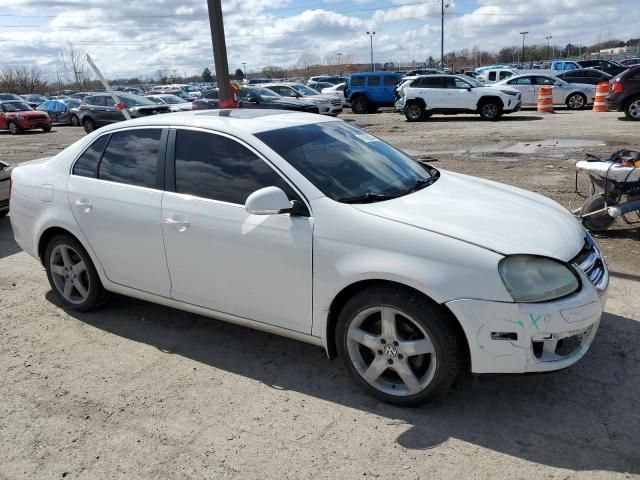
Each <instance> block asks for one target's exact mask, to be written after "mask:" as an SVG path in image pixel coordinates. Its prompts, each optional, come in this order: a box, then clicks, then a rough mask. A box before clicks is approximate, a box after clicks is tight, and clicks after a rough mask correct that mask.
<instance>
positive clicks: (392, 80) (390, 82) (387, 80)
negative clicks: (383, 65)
mask: <svg viewBox="0 0 640 480" xmlns="http://www.w3.org/2000/svg"><path fill="white" fill-rule="evenodd" d="M384 84H385V86H387V87H389V86H395V85H397V84H398V79H397V78H396V77H392V76H391V75H386V76H385V77H384Z"/></svg>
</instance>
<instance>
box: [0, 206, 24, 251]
mask: <svg viewBox="0 0 640 480" xmlns="http://www.w3.org/2000/svg"><path fill="white" fill-rule="evenodd" d="M21 251H22V250H21V249H20V247H19V246H18V244H17V243H16V241H15V240H14V239H13V230H11V222H10V221H9V216H8V215H7V216H4V217H1V218H0V259H2V258H4V257H8V256H10V255H13V254H15V253H18V252H21Z"/></svg>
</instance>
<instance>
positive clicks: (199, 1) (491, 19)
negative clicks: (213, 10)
mask: <svg viewBox="0 0 640 480" xmlns="http://www.w3.org/2000/svg"><path fill="white" fill-rule="evenodd" d="M440 1H441V0H423V1H417V0H223V2H222V4H223V12H224V22H225V34H226V38H227V52H228V59H229V68H230V70H231V71H232V72H233V71H234V70H235V69H236V68H242V63H243V62H244V63H246V70H247V71H250V72H251V71H260V70H261V69H262V68H263V67H264V66H266V65H278V66H283V67H286V66H289V65H292V64H295V63H296V61H297V60H298V59H299V58H300V56H301V55H303V54H305V53H311V54H313V55H316V56H318V57H319V58H320V59H324V58H325V56H328V55H335V54H336V53H338V52H339V53H342V54H343V55H349V56H351V57H352V58H353V60H354V62H356V63H367V62H368V61H369V36H368V35H367V34H366V32H367V31H368V30H369V31H375V32H376V35H375V36H374V40H373V49H374V61H376V62H380V63H384V62H389V61H391V62H394V63H396V64H400V63H403V62H410V61H411V60H416V61H424V60H425V59H426V58H428V57H429V56H433V57H436V58H438V57H439V56H440V20H441V18H440V8H441V3H440ZM445 1H446V2H448V3H449V7H448V8H447V9H446V11H447V14H446V16H445V52H446V51H449V50H454V49H455V50H459V49H462V48H473V47H474V46H477V47H478V48H480V49H483V50H489V51H492V50H497V49H499V48H501V47H503V46H510V45H520V44H521V41H522V36H521V35H520V34H519V32H521V31H525V30H526V31H529V32H530V33H529V35H527V39H526V41H527V43H537V44H543V43H545V42H546V40H545V37H546V36H549V35H551V36H553V40H552V42H553V43H554V44H556V45H559V46H565V45H566V44H567V43H581V44H592V43H595V42H598V41H601V40H607V39H610V38H618V39H623V40H627V39H629V38H632V37H634V38H637V37H640V27H639V26H640V2H639V1H638V0H526V1H522V0H445ZM206 5H207V2H206V0H132V1H129V0H121V1H120V2H114V1H113V0H0V45H1V48H2V55H0V68H1V67H2V66H3V65H18V64H26V65H37V66H38V67H39V68H41V70H42V71H43V72H45V74H47V75H48V76H49V77H50V78H51V77H54V76H55V71H56V69H57V53H58V51H59V49H60V48H61V47H64V46H65V44H67V43H72V44H73V45H74V46H76V47H78V48H81V49H84V50H86V51H87V52H88V53H89V54H90V55H91V56H92V58H93V59H94V61H95V62H96V64H97V65H98V66H99V67H100V68H101V70H102V71H103V73H104V74H105V76H107V77H109V78H117V77H121V78H122V77H133V76H136V77H140V78H146V77H149V76H151V75H155V74H156V72H157V71H158V70H162V69H165V70H168V71H169V72H172V71H174V70H175V71H176V72H178V75H179V76H182V75H184V74H185V73H186V74H187V75H194V74H200V73H201V72H202V70H203V69H204V68H205V67H209V68H211V69H212V70H213V67H212V65H213V53H212V48H211V34H210V29H209V22H208V14H207V6H206Z"/></svg>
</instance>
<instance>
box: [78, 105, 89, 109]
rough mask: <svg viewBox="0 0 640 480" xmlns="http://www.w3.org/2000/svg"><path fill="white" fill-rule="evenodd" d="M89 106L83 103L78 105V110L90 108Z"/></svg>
mask: <svg viewBox="0 0 640 480" xmlns="http://www.w3.org/2000/svg"><path fill="white" fill-rule="evenodd" d="M88 109H89V107H87V106H86V105H84V104H82V105H80V106H79V107H78V110H88Z"/></svg>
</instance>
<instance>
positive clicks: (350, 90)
mask: <svg viewBox="0 0 640 480" xmlns="http://www.w3.org/2000/svg"><path fill="white" fill-rule="evenodd" d="M401 78H402V75H400V74H399V73H394V72H372V73H355V74H353V75H351V76H350V77H349V81H348V82H347V88H346V89H345V92H344V96H345V98H346V99H347V100H348V101H349V102H351V110H352V111H353V113H373V112H375V111H376V110H377V109H378V107H393V105H394V104H395V101H396V97H395V93H394V90H395V87H396V85H397V84H398V83H400V79H401Z"/></svg>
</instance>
